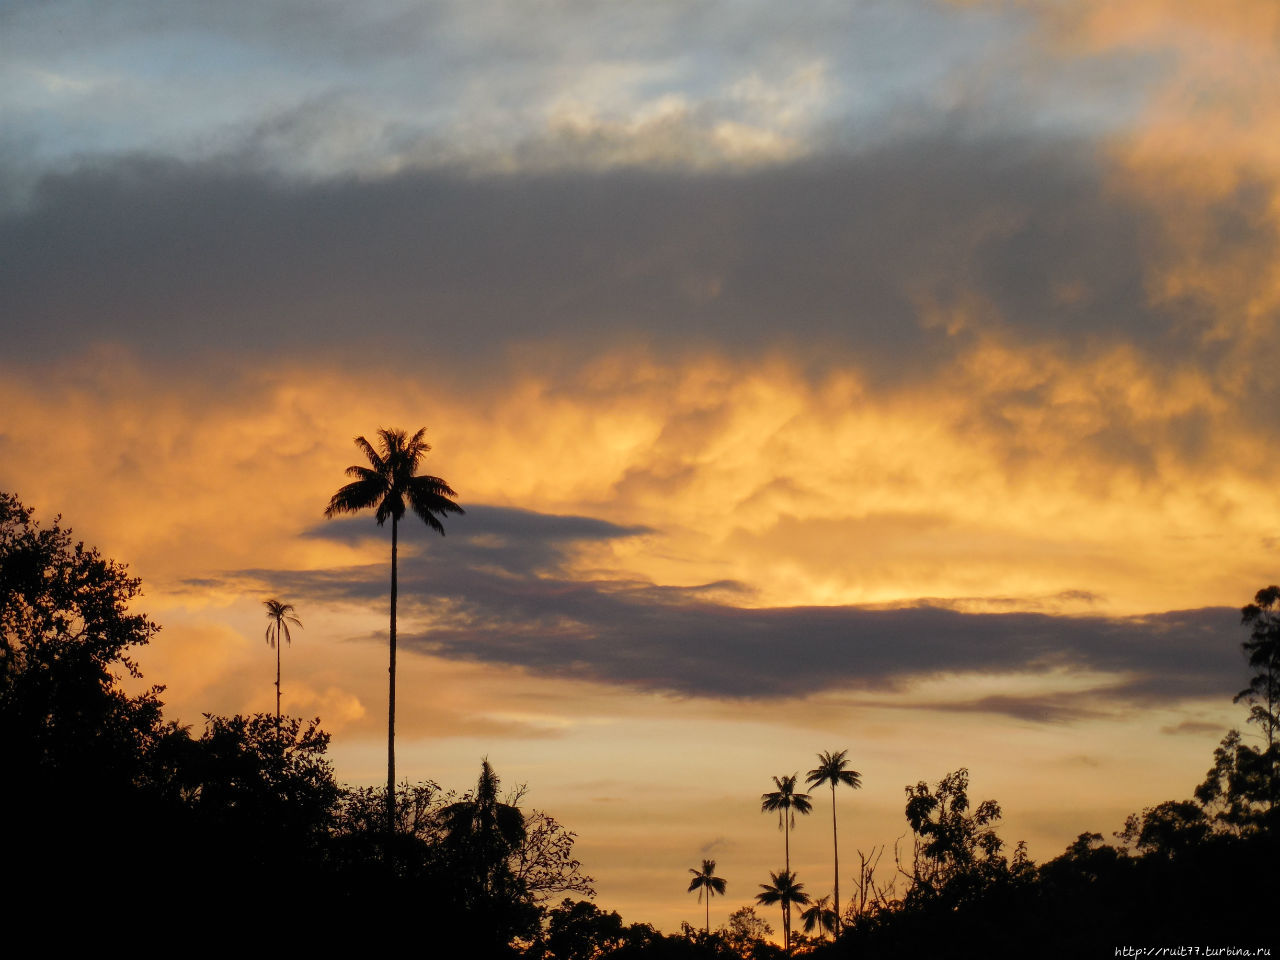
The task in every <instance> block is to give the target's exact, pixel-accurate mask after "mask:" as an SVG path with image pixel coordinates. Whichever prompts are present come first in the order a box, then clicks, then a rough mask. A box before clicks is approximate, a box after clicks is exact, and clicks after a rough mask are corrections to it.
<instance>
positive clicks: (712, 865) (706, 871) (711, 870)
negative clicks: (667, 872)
mask: <svg viewBox="0 0 1280 960" xmlns="http://www.w3.org/2000/svg"><path fill="white" fill-rule="evenodd" d="M689 872H690V873H692V874H693V879H692V880H690V881H689V891H688V892H689V893H693V891H695V890H697V891H698V902H699V903H701V902H702V892H703V891H704V890H705V891H706V893H707V927H706V930H707V933H710V932H711V897H712V895H714V894H717V893H718V894H720V896H724V886H725V884H724V880H722V879H721V878H720V877H717V876H715V872H716V862H715V861H714V860H703V861H702V869H701V870H695V869H693V867H690V868H689Z"/></svg>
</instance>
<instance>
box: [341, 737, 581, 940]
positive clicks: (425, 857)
mask: <svg viewBox="0 0 1280 960" xmlns="http://www.w3.org/2000/svg"><path fill="white" fill-rule="evenodd" d="M499 789H500V781H499V779H498V777H497V775H496V773H495V772H494V770H493V768H492V767H491V766H490V765H489V763H488V761H487V760H486V761H482V764H481V771H480V776H479V778H478V780H477V783H476V788H475V790H473V791H470V792H468V793H465V794H463V795H462V796H458V795H456V794H453V793H445V792H442V791H441V790H440V788H439V787H438V786H437V785H436V784H434V783H420V784H417V785H415V786H410V785H409V784H407V783H406V784H401V786H400V788H399V789H398V790H397V791H396V796H395V800H394V803H393V809H394V810H395V812H396V821H395V831H396V832H395V837H396V840H395V842H396V851H397V852H396V856H395V865H396V866H395V869H396V872H395V875H394V880H393V881H392V885H393V886H392V888H391V889H390V891H388V888H387V886H386V885H387V882H388V881H387V876H386V874H385V872H384V871H383V870H381V869H380V867H381V852H380V851H381V849H382V844H383V840H384V837H385V834H384V830H385V822H386V821H385V816H384V812H385V810H386V800H385V795H384V794H383V792H382V791H381V790H378V789H369V788H365V789H358V790H350V791H348V792H347V793H346V794H345V795H344V796H343V798H342V803H341V806H340V809H339V810H338V812H337V817H336V828H335V834H336V837H335V839H336V845H335V848H334V851H335V857H336V858H337V860H338V862H339V864H340V872H341V875H342V877H344V878H345V879H344V880H343V881H342V883H343V887H344V889H345V890H346V891H347V892H348V896H349V897H350V898H351V899H352V900H353V901H356V905H357V906H363V905H365V904H368V903H372V902H376V901H378V900H380V899H383V898H384V895H389V896H393V897H394V898H395V899H397V900H398V901H399V902H401V903H403V904H404V906H405V908H406V909H409V908H411V909H413V910H414V911H415V912H416V914H417V915H418V916H419V917H421V918H434V919H435V922H437V923H438V924H440V925H441V926H442V927H450V928H452V927H456V925H458V924H463V925H464V926H465V927H466V928H467V929H469V930H471V931H475V930H482V931H483V935H482V936H481V935H477V934H475V933H474V932H473V933H472V934H471V936H472V942H471V944H470V948H471V949H475V948H476V944H477V943H481V944H483V946H484V949H485V950H487V951H489V952H490V953H492V954H494V955H506V954H508V953H509V952H510V951H511V950H512V949H513V947H512V944H513V943H514V942H515V941H517V940H524V941H525V942H527V943H533V942H538V921H539V916H540V905H541V904H543V903H544V902H545V901H547V900H548V899H550V898H552V897H554V896H556V895H563V894H566V893H577V894H585V895H587V896H594V893H595V892H594V890H592V888H591V884H592V879H591V877H589V876H586V875H585V874H583V872H582V869H581V867H582V865H581V862H580V861H579V860H577V859H576V858H575V857H574V856H573V844H574V834H573V833H572V832H570V831H567V830H565V829H564V828H563V827H562V826H561V825H560V824H559V823H558V822H557V821H556V820H555V818H553V817H552V816H550V815H549V814H547V813H545V812H543V811H540V810H531V811H529V812H527V813H526V812H524V811H522V810H521V809H520V808H519V804H520V802H521V800H522V799H523V796H524V789H523V788H520V789H517V790H515V791H514V792H512V793H510V794H509V795H507V796H506V797H505V798H502V799H500V797H499ZM477 938H478V939H477Z"/></svg>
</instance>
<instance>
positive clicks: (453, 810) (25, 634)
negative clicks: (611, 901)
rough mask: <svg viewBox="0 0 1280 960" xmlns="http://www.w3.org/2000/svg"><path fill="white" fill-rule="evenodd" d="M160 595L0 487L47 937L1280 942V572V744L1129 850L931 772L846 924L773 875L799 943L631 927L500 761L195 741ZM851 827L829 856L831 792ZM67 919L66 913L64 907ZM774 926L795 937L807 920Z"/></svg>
mask: <svg viewBox="0 0 1280 960" xmlns="http://www.w3.org/2000/svg"><path fill="white" fill-rule="evenodd" d="M139 587H140V584H139V582H138V580H137V579H136V578H131V577H129V576H128V574H127V572H126V570H125V568H124V567H123V566H122V565H120V564H118V563H115V562H113V561H111V560H107V559H104V558H103V557H101V556H100V555H99V553H98V552H97V551H96V550H93V549H91V548H86V547H85V546H84V545H83V544H80V543H74V542H73V540H72V538H71V534H70V531H68V530H65V529H63V528H62V527H61V526H60V523H59V520H58V519H55V520H54V522H53V524H52V525H51V526H49V527H47V528H41V527H40V525H38V524H37V523H35V522H34V520H33V519H32V511H31V510H29V509H27V508H25V507H23V505H22V504H21V503H20V502H19V501H18V500H17V498H16V497H14V496H12V495H9V494H0V769H3V770H4V772H5V778H6V779H5V789H4V790H0V816H3V818H4V820H3V822H4V824H5V827H6V831H5V843H4V858H3V863H4V867H5V872H6V875H7V877H8V879H9V880H10V883H9V887H10V888H11V890H12V892H11V893H10V894H9V895H8V898H7V901H6V905H7V907H8V908H9V909H8V917H9V918H10V925H11V929H12V930H13V931H14V932H15V934H16V933H17V932H18V931H26V932H31V931H35V930H38V931H39V932H40V934H41V936H42V937H43V939H42V941H41V942H42V943H44V944H51V943H54V942H58V941H65V940H66V939H67V938H68V937H69V936H72V934H71V933H69V931H75V930H78V931H80V932H81V933H82V934H83V936H84V938H85V939H100V938H101V937H102V935H103V934H102V932H101V931H102V930H104V929H120V930H123V931H125V932H127V933H128V934H129V936H130V939H131V940H138V939H143V940H144V941H145V938H146V937H147V936H152V937H156V936H160V935H161V932H162V931H167V932H169V933H174V934H182V935H184V936H188V937H191V936H199V937H200V938H201V941H202V942H209V941H220V940H224V939H230V938H234V937H243V936H245V935H246V934H249V933H252V935H253V936H254V937H255V938H260V939H261V940H262V942H264V943H268V944H275V945H276V946H281V945H295V946H296V945H298V944H301V943H318V944H320V945H322V946H330V947H334V948H336V947H337V946H339V945H341V944H345V943H346V942H348V940H349V939H351V938H355V937H361V938H362V939H366V940H371V941H372V940H375V939H377V938H378V936H379V935H380V934H381V935H387V936H392V937H394V941H393V942H399V941H409V942H412V943H414V944H416V945H417V946H418V947H420V948H421V949H422V950H423V951H424V952H425V953H426V954H427V955H428V956H440V957H454V956H458V957H495V958H496V957H525V958H528V960H595V958H600V957H610V958H619V960H626V958H723V960H728V958H748V960H749V958H754V960H773V958H778V957H782V956H785V955H787V954H788V953H792V954H811V955H813V956H814V957H818V958H822V957H832V958H837V957H858V958H880V957H884V958H888V957H894V958H903V957H907V958H911V957H924V956H928V957H943V958H946V957H952V958H968V957H1014V956H1017V957H1025V956H1027V955H1034V956H1040V957H1103V956H1105V957H1111V956H1115V955H1117V954H1116V953H1115V952H1114V951H1115V950H1116V949H1117V948H1123V947H1125V946H1146V947H1171V948H1175V949H1176V948H1178V947H1180V946H1188V947H1192V948H1196V947H1198V948H1200V949H1201V951H1202V955H1203V952H1204V951H1205V949H1206V948H1214V947H1238V948H1239V947H1263V946H1266V947H1270V946H1272V945H1273V941H1274V931H1275V923H1274V920H1273V919H1272V917H1273V913H1274V911H1273V909H1272V903H1271V901H1272V900H1273V896H1272V890H1273V886H1274V879H1273V873H1274V871H1275V867H1276V864H1277V863H1278V862H1280V860H1278V859H1277V853H1278V852H1280V851H1277V841H1276V837H1277V830H1276V827H1277V816H1278V814H1277V811H1276V802H1275V801H1276V794H1277V786H1278V783H1277V771H1278V768H1280V744H1277V738H1276V733H1277V729H1278V726H1280V715H1278V713H1277V709H1278V707H1280V669H1278V668H1280V588H1277V587H1268V588H1266V589H1264V590H1261V591H1259V592H1258V594H1257V597H1256V598H1255V602H1254V603H1252V604H1250V605H1248V606H1247V607H1245V608H1244V611H1243V619H1244V623H1245V625H1246V626H1247V627H1249V629H1250V634H1249V639H1248V640H1247V641H1245V643H1244V650H1245V653H1246V655H1247V657H1248V660H1249V665H1250V667H1251V669H1252V670H1253V671H1254V675H1253V677H1252V678H1251V680H1250V681H1249V684H1248V686H1246V687H1245V688H1244V689H1243V690H1242V691H1241V692H1240V694H1239V695H1238V697H1237V698H1236V699H1237V700H1238V701H1243V702H1244V703H1246V704H1247V705H1248V707H1249V716H1248V722H1250V723H1252V724H1254V725H1256V726H1257V727H1258V728H1259V731H1260V736H1259V738H1258V741H1259V742H1258V745H1254V744H1252V743H1249V742H1246V738H1245V737H1244V736H1243V735H1242V734H1241V733H1240V731H1238V730H1232V731H1230V732H1229V733H1228V734H1227V735H1226V736H1225V737H1224V738H1223V740H1222V742H1221V744H1220V746H1219V747H1218V749H1217V750H1216V751H1215V752H1214V755H1213V760H1212V765H1211V767H1210V768H1209V770H1208V772H1207V774H1206V776H1205V778H1204V781H1203V782H1202V783H1201V784H1200V785H1199V786H1198V787H1196V788H1195V791H1194V796H1193V798H1192V799H1187V800H1179V801H1166V802H1164V803H1160V804H1157V805H1156V806H1154V807H1151V808H1148V809H1146V810H1144V811H1142V812H1141V813H1139V814H1134V815H1132V816H1131V817H1129V819H1128V821H1127V822H1126V823H1125V824H1124V826H1123V828H1122V829H1121V830H1120V831H1118V832H1117V833H1116V834H1115V835H1114V839H1115V841H1116V842H1115V843H1108V842H1106V841H1105V840H1104V838H1103V836H1102V835H1101V834H1098V833H1085V834H1081V836H1080V837H1079V838H1077V839H1076V840H1075V841H1074V842H1073V843H1072V844H1071V845H1070V846H1069V847H1068V848H1067V849H1066V851H1065V852H1064V853H1062V854H1061V855H1060V856H1058V857H1056V858H1055V859H1053V860H1050V861H1049V862H1047V863H1045V864H1043V865H1041V866H1036V865H1035V864H1033V863H1032V862H1031V861H1030V859H1029V858H1028V857H1027V855H1026V850H1025V847H1024V846H1023V845H1022V844H1018V845H1016V846H1015V847H1014V848H1013V850H1012V851H1011V852H1009V851H1008V850H1007V848H1006V845H1005V843H1004V841H1003V840H1002V839H1001V838H1000V836H999V835H998V832H997V828H998V826H999V821H1000V818H1001V810H1000V807H999V804H997V803H996V802H995V801H992V800H984V801H981V802H978V803H976V804H974V803H971V801H970V797H969V776H968V771H967V770H964V769H961V770H957V771H953V772H951V773H948V774H946V775H945V776H943V777H942V778H941V779H940V780H938V781H936V782H935V783H933V784H930V783H927V782H924V781H922V782H920V783H918V784H916V785H914V786H909V787H907V788H906V798H905V799H906V803H905V808H904V814H905V817H906V821H907V825H908V828H909V829H910V832H911V842H910V848H909V849H908V850H901V849H895V850H894V851H893V857H892V859H893V861H894V867H895V869H894V872H893V877H892V879H887V878H886V877H885V872H886V871H885V870H883V869H880V870H878V869H876V867H877V865H878V864H880V863H881V862H882V860H883V859H884V857H885V855H886V851H885V849H884V848H883V847H880V848H877V849H873V850H872V851H871V852H870V853H869V854H864V853H862V852H861V851H859V852H858V859H859V861H860V862H859V863H858V865H857V867H856V872H855V873H854V874H853V883H852V886H851V888H850V889H851V893H850V895H849V897H848V898H847V899H848V902H847V904H845V909H844V910H843V912H842V913H841V914H840V915H838V916H837V912H836V910H835V909H834V908H832V907H831V906H829V905H828V904H829V903H830V902H831V901H829V900H828V898H827V897H816V896H815V897H810V895H809V894H807V893H805V892H804V889H803V884H802V883H801V882H800V881H799V880H798V879H797V878H796V877H795V875H794V874H792V873H791V871H790V870H789V868H788V869H784V870H783V871H782V872H781V873H776V874H774V875H773V877H772V878H771V879H772V882H771V883H770V884H760V885H759V886H760V887H761V889H762V892H761V894H760V895H759V898H758V899H759V900H760V903H761V906H762V907H763V906H764V905H766V904H774V905H786V904H788V903H790V904H791V905H794V906H796V907H802V906H805V907H808V909H805V910H802V911H801V912H800V914H799V916H800V919H801V921H803V924H804V931H805V932H804V933H796V932H794V931H793V932H792V935H791V936H790V937H789V938H788V940H787V941H785V942H786V944H787V945H786V946H785V947H779V946H776V945H774V944H772V943H770V942H768V938H769V937H771V936H772V935H773V928H772V926H771V924H770V922H769V920H767V919H766V918H765V916H764V915H762V914H758V913H757V912H756V910H755V908H753V907H743V908H742V909H740V910H737V911H735V912H734V913H733V914H731V915H730V917H729V920H728V922H727V923H726V924H724V925H722V926H720V927H719V928H718V929H716V930H711V929H710V918H709V915H708V917H707V920H706V924H705V927H704V929H702V930H697V929H694V928H693V927H692V926H690V925H688V924H685V925H683V927H682V930H681V931H680V932H679V933H678V934H669V935H668V934H663V933H661V932H659V931H658V930H656V929H654V928H653V927H652V926H650V925H648V924H644V923H631V924H624V922H623V920H622V918H621V917H620V916H619V915H618V914H617V913H615V912H608V911H606V910H604V909H602V908H600V907H598V906H596V905H595V904H593V903H591V902H590V899H589V898H590V897H593V896H594V892H593V891H592V890H591V882H592V881H591V878H590V877H587V876H585V875H584V874H583V873H582V870H581V864H580V863H579V862H578V861H577V860H576V859H575V858H574V856H573V842H574V835H573V834H572V833H571V832H569V831H567V830H565V829H564V828H563V827H562V826H561V825H560V824H559V823H558V822H556V821H555V820H554V819H553V818H552V817H550V816H549V815H547V814H545V813H542V812H540V811H536V810H525V809H524V808H523V807H522V801H523V799H524V791H523V788H519V789H516V790H514V791H509V792H507V793H506V794H503V793H502V791H501V783H500V781H499V778H498V776H497V774H496V772H495V771H494V770H493V768H492V767H491V766H490V765H489V763H488V761H487V760H485V761H482V762H481V768H480V774H479V777H478V780H477V783H476V785H475V787H474V789H472V790H469V791H467V792H465V793H463V794H461V795H458V794H454V793H452V792H448V791H444V790H442V789H441V788H440V787H438V786H437V785H436V784H434V783H430V782H426V783H419V784H415V785H411V784H407V783H401V784H399V785H398V786H397V787H396V789H395V790H394V791H392V792H391V793H390V795H388V792H387V791H386V790H379V789H350V788H347V789H344V788H342V787H341V786H340V785H339V784H338V783H337V782H336V781H335V779H334V775H333V770H332V767H331V766H330V764H329V762H328V760H327V759H326V757H325V753H326V750H327V747H328V744H329V737H328V734H326V733H325V732H324V731H323V730H321V729H320V727H319V721H318V720H312V721H303V720H300V719H298V718H294V717H288V716H280V717H277V716H275V715H272V714H265V713H264V714H256V715H253V716H248V717H245V716H233V717H219V716H210V715H206V717H205V723H204V729H203V730H202V731H200V732H199V733H198V734H196V733H193V732H192V731H191V730H189V729H187V728H184V727H181V726H178V725H177V724H175V723H173V722H172V721H167V720H165V719H164V716H163V710H162V704H161V702H160V694H161V693H162V692H163V688H161V687H152V688H150V689H148V690H146V691H144V692H142V693H140V694H136V695H128V694H126V693H125V692H123V690H122V689H121V685H120V683H119V682H118V680H117V677H118V675H120V674H121V673H127V674H130V675H132V676H133V677H135V678H136V677H138V676H139V674H138V671H137V667H136V665H135V664H134V662H133V661H132V659H131V658H130V651H131V650H133V649H134V648H136V647H138V646H141V645H145V644H146V643H148V642H149V641H150V640H151V639H152V638H153V637H154V636H155V634H156V632H157V631H158V629H159V628H158V626H157V625H156V624H155V623H153V622H151V621H150V620H148V619H147V618H146V617H145V616H144V615H141V614H137V613H131V612H130V610H129V604H130V602H131V601H132V600H133V599H134V598H136V597H137V596H138V593H139ZM276 642H277V649H278V642H279V638H278V637H276ZM819 760H820V761H822V762H821V763H820V764H819V767H818V768H817V769H815V770H813V771H810V774H809V782H810V783H811V784H814V785H822V784H830V785H831V787H832V790H833V798H834V789H835V787H836V785H837V784H844V785H847V786H850V787H856V786H858V785H859V784H860V782H861V779H860V776H859V775H858V774H857V773H856V772H854V771H848V770H846V769H845V767H846V763H845V754H844V752H839V753H827V754H821V755H819ZM796 779H797V778H796V777H782V778H775V780H776V783H775V785H776V786H777V787H778V790H777V791H776V792H775V794H766V795H765V797H764V798H763V799H762V804H763V806H764V808H765V809H766V810H767V811H769V812H773V811H776V812H778V813H779V814H780V816H781V817H782V818H783V819H782V828H783V831H784V853H785V852H787V849H788V847H789V836H788V833H789V829H790V826H791V816H792V815H793V814H794V813H795V812H808V810H807V809H806V808H807V805H808V804H807V797H806V796H805V795H804V794H797V793H795V781H796ZM802 798H803V799H802ZM388 810H389V811H390V812H391V816H392V823H391V828H392V829H390V830H388V823H387V813H388ZM832 828H833V836H832V840H833V853H834V842H835V839H836V837H835V820H834V809H833V822H832ZM690 872H691V873H692V874H693V875H694V881H693V882H692V883H690V885H689V889H690V891H691V892H692V891H693V890H698V891H699V893H700V894H705V895H707V896H708V897H710V895H711V894H712V893H716V894H723V893H724V889H725V887H724V881H723V879H722V878H719V877H716V876H715V875H714V872H715V863H714V861H704V862H703V865H702V869H701V870H700V871H699V870H691V871H690ZM838 877H839V867H838V865H837V867H836V878H838ZM673 882H674V881H673ZM899 887H901V890H899ZM583 898H588V899H583ZM557 901H558V902H557ZM552 904H554V905H552ZM51 910H56V911H57V912H58V913H59V915H60V916H62V917H64V918H66V920H65V924H64V925H63V926H62V927H58V926H51V925H49V923H48V921H47V920H45V919H43V918H45V917H47V916H48V915H49V911H51ZM375 917H376V918H377V919H376V920H375V919H373V918H375ZM779 919H781V920H782V921H783V923H784V925H786V926H787V927H790V920H791V918H790V916H789V914H788V911H786V910H785V909H784V910H783V911H781V912H780V914H779ZM95 923H96V924H98V925H97V926H95V925H94V924H95ZM104 923H106V924H111V925H112V926H111V927H103V926H101V925H102V924H104ZM410 938H412V939H410ZM254 942H255V943H256V942H258V940H257V939H255V941H254Z"/></svg>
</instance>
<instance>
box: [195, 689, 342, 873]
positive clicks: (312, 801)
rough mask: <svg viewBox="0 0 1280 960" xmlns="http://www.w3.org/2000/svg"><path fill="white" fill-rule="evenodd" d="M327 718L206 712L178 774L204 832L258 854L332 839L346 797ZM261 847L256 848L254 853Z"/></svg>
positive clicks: (299, 850)
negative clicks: (331, 755)
mask: <svg viewBox="0 0 1280 960" xmlns="http://www.w3.org/2000/svg"><path fill="white" fill-rule="evenodd" d="M328 747H329V734H327V733H325V732H324V731H323V730H321V729H320V719H319V718H318V717H317V718H316V719H314V720H311V721H309V722H306V723H304V722H303V721H301V720H299V719H298V718H297V717H283V718H281V719H280V721H279V726H278V727H277V721H276V719H275V717H274V716H271V715H270V714H265V713H257V714H253V715H252V716H248V717H245V716H240V715H236V716H233V717H218V716H212V715H210V714H205V729H204V732H203V734H202V735H201V736H200V739H199V740H198V741H196V742H195V744H194V750H193V751H192V753H191V756H190V758H189V760H188V762H187V763H186V764H185V765H184V768H183V770H182V772H181V773H180V774H179V776H180V783H181V787H182V789H183V791H184V792H185V793H186V796H187V798H188V803H189V805H190V807H191V809H192V811H193V813H194V815H195V816H196V818H197V819H198V820H199V822H200V823H201V825H202V827H203V829H204V830H206V831H208V832H211V833H214V834H216V835H217V836H218V837H219V838H221V840H222V842H225V843H229V844H232V845H234V846H236V847H238V848H241V854H240V855H242V856H243V855H248V856H251V857H253V858H254V859H259V858H260V857H262V856H266V855H267V854H268V852H270V853H271V855H273V856H279V855H280V854H281V853H282V852H284V851H287V852H288V853H289V855H293V856H296V855H303V854H306V853H307V852H308V851H311V850H313V849H314V848H316V847H317V846H319V845H320V844H321V843H322V841H323V840H324V839H325V838H327V836H328V835H329V832H330V830H331V828H332V824H333V816H334V812H335V808H336V806H337V803H338V798H339V794H340V791H339V788H338V785H337V782H336V781H335V780H334V777H333V767H332V765H331V764H330V763H329V761H328V760H327V759H326V757H325V752H326V750H327V749H328ZM255 851H256V853H255Z"/></svg>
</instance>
